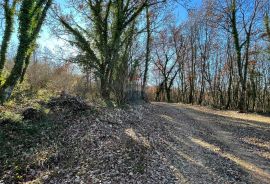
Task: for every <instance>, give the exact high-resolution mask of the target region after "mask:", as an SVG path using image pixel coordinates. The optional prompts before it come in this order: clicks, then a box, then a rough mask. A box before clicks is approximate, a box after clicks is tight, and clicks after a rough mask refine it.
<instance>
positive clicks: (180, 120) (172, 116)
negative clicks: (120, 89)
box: [0, 103, 270, 184]
mask: <svg viewBox="0 0 270 184" xmlns="http://www.w3.org/2000/svg"><path fill="white" fill-rule="evenodd" d="M63 108H64V109H62V110H61V111H59V112H58V111H55V112H53V113H51V114H49V117H48V118H50V119H48V120H47V121H46V122H43V121H41V122H39V123H38V122H35V121H33V122H31V121H28V122H24V123H22V124H21V125H20V126H18V125H17V124H16V125H17V126H18V127H17V128H16V127H15V125H13V126H11V125H9V124H5V125H2V128H3V131H2V138H4V139H2V140H4V141H2V143H1V142H0V143H1V144H2V145H3V147H0V153H3V154H1V156H0V183H28V184H30V183H57V184H62V183H63V184H64V183H65V184H66V183H72V184H73V183H80V184H92V183H93V184H100V183H102V184H103V183H106V184H127V183H128V184H129V183H130V184H146V183H149V184H175V183H176V184H182V183H190V184H198V183H204V184H212V183H213V184H227V183H237V184H238V183H239V184H243V183H256V184H267V183H270V118H269V117H260V116H257V115H249V116H247V117H248V118H245V116H244V115H243V114H242V115H239V117H238V114H237V113H236V112H230V113H229V111H226V112H223V111H215V110H212V109H207V108H204V107H198V106H189V105H181V104H167V103H152V104H144V105H137V106H130V107H129V108H125V109H121V108H106V107H104V108H100V109H92V108H90V109H89V111H80V110H79V111H78V110H75V111H72V110H70V108H69V106H65V107H63ZM65 108H67V109H65ZM228 114H229V115H231V114H233V116H234V117H236V118H230V117H226V116H228ZM223 115H224V116H223ZM245 119H249V120H245ZM251 119H256V120H257V121H260V122H256V121H252V120H251ZM268 120H269V121H268ZM31 127H33V128H31ZM35 127H36V128H35ZM37 130H39V131H37ZM35 132H36V134H35V136H34V135H33V133H35ZM0 133H1V131H0ZM0 135H1V134H0ZM0 138H1V136H0ZM0 141H1V139H0ZM14 164H15V165H14Z"/></svg>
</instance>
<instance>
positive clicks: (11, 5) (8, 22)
mask: <svg viewBox="0 0 270 184" xmlns="http://www.w3.org/2000/svg"><path fill="white" fill-rule="evenodd" d="M17 2H18V0H13V1H12V2H10V0H4V2H3V4H1V6H2V7H3V10H4V20H5V28H4V35H3V38H2V43H1V49H0V79H1V75H2V71H3V69H4V65H5V62H6V53H7V49H8V46H9V42H10V39H11V35H12V32H13V28H14V16H15V10H16V4H17ZM0 84H1V80H0Z"/></svg>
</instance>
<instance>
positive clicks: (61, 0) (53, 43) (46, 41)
mask: <svg viewBox="0 0 270 184" xmlns="http://www.w3.org/2000/svg"><path fill="white" fill-rule="evenodd" d="M190 1H191V2H190V3H189V5H190V6H191V7H198V6H200V5H201V3H202V0H190ZM65 2H67V0H56V3H58V4H60V5H62V6H63V5H64V4H65ZM169 9H172V10H173V14H174V15H175V17H176V21H177V23H180V22H182V21H184V20H185V19H186V18H187V10H186V8H184V7H183V6H181V5H180V4H175V5H174V7H172V6H171V7H169ZM38 44H39V45H40V46H41V47H48V48H49V49H50V50H54V49H55V48H56V47H59V46H60V47H61V46H64V45H65V43H64V42H63V41H61V40H57V39H56V38H54V37H53V35H51V34H50V30H49V27H48V26H44V28H43V30H42V32H41V34H40V37H39V39H38Z"/></svg>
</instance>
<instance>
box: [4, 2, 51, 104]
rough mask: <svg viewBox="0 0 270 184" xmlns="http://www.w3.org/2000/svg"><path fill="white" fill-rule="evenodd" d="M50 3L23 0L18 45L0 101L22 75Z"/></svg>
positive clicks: (5, 97) (9, 93)
mask: <svg viewBox="0 0 270 184" xmlns="http://www.w3.org/2000/svg"><path fill="white" fill-rule="evenodd" d="M51 5H52V0H23V1H22V2H21V6H20V12H19V17H18V20H19V30H18V35H19V45H18V49H17V54H16V57H15V64H14V66H13V68H12V70H11V73H10V75H9V76H8V78H7V79H6V81H5V83H4V84H3V86H2V87H1V89H0V102H1V103H3V102H4V101H6V100H7V99H8V98H9V97H10V95H11V93H12V91H13V89H14V87H15V86H16V84H17V82H18V81H19V80H20V78H21V77H22V76H23V71H24V70H26V68H27V67H28V64H29V59H30V56H31V55H32V53H33V51H34V49H35V44H36V39H37V37H38V35H39V32H40V30H41V27H42V24H43V23H44V20H45V18H46V15H47V11H48V9H49V8H50V6H51Z"/></svg>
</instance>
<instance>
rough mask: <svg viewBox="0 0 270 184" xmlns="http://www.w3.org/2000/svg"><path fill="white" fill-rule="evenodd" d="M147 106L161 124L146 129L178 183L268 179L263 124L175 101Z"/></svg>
mask: <svg viewBox="0 0 270 184" xmlns="http://www.w3.org/2000/svg"><path fill="white" fill-rule="evenodd" d="M153 106H154V108H153V109H152V110H151V111H150V112H149V114H148V115H147V114H146V115H145V117H146V119H148V121H149V122H153V121H156V122H158V124H160V123H161V124H162V125H161V127H160V125H158V124H156V126H157V127H156V128H157V131H158V127H159V128H160V129H161V131H160V132H155V133H153V132H152V135H153V134H156V135H155V136H153V140H152V142H153V144H154V145H155V149H156V151H157V152H158V153H159V154H160V156H161V158H162V160H163V162H165V163H166V164H167V165H169V166H170V168H171V169H172V170H173V173H174V175H175V176H176V177H177V179H178V181H177V182H178V183H270V124H269V123H266V122H254V121H246V120H240V119H233V118H228V117H223V116H220V115H215V114H211V113H209V112H207V113H206V112H202V111H199V110H194V109H192V108H188V107H187V106H184V105H181V104H180V105H179V104H166V103H153ZM154 119H155V120H154ZM152 126H154V125H152ZM152 129H154V128H153V127H152ZM161 132H162V133H161Z"/></svg>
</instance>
